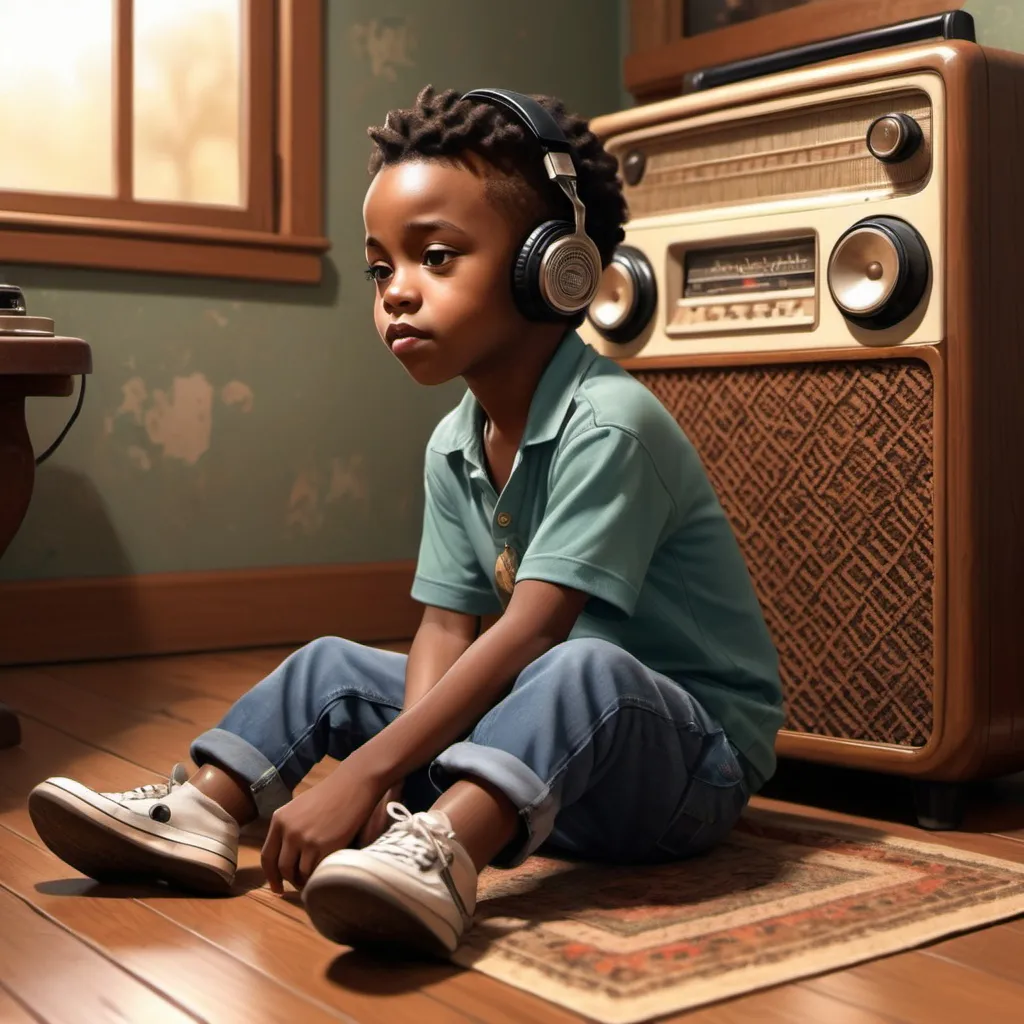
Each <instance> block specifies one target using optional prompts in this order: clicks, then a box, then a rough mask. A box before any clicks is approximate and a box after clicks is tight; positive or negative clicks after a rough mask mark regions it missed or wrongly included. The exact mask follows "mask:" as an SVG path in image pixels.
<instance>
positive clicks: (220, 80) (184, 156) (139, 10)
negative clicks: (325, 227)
mask: <svg viewBox="0 0 1024 1024" xmlns="http://www.w3.org/2000/svg"><path fill="white" fill-rule="evenodd" d="M32 2H33V3H35V2H36V0H32ZM244 2H245V0H174V2H173V3H169V2H168V0H135V5H134V7H135V38H134V51H135V64H134V68H135V70H134V75H135V120H134V133H135V188H134V196H135V198H136V199H149V200H165V201H170V202H178V203H215V204H220V205H228V206H238V205H241V203H242V180H243V167H242V146H241V138H242V127H241V123H242V109H243V103H242V77H241V73H240V66H241V55H242V46H241V38H242V16H243V11H242V5H243V3H244Z"/></svg>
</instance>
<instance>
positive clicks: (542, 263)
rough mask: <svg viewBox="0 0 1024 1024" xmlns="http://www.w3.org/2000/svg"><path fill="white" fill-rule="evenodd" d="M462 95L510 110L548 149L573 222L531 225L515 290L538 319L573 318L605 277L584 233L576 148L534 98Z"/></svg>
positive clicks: (482, 92)
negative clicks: (574, 150) (569, 207)
mask: <svg viewBox="0 0 1024 1024" xmlns="http://www.w3.org/2000/svg"><path fill="white" fill-rule="evenodd" d="M462 98H463V99H471V100H482V101H483V102H485V103H492V104H494V105H495V106H498V107H502V108H503V109H504V110H506V111H508V113H510V114H511V115H512V116H513V117H514V118H515V119H516V120H517V121H519V122H520V123H521V124H523V125H524V126H525V127H526V128H527V129H528V130H529V131H530V132H531V133H532V134H533V136H534V137H535V138H536V139H537V141H538V142H539V143H540V146H541V149H542V150H543V151H544V169H545V170H546V171H547V174H548V177H549V178H550V179H551V181H553V182H554V183H555V184H556V185H557V186H558V187H559V188H560V189H561V190H562V192H563V193H564V194H565V197H566V198H567V199H568V200H569V202H570V203H571V204H572V211H573V219H572V221H562V220H549V221H545V222H544V223H543V224H539V225H538V226H537V227H536V228H534V229H533V231H532V232H531V234H530V236H529V237H528V238H527V239H526V241H525V242H524V243H523V245H522V248H521V249H520V250H519V253H518V255H517V256H516V259H515V262H514V265H513V269H512V279H513V294H514V296H515V299H516V304H517V305H518V306H519V309H520V310H521V311H522V312H523V313H524V314H525V315H526V316H527V317H528V318H529V319H534V320H545V319H550V318H551V317H552V315H554V316H555V317H556V318H558V317H565V316H574V315H576V314H577V313H579V312H581V311H582V310H584V309H586V307H587V306H588V305H589V304H590V302H591V300H592V299H593V297H594V295H595V294H596V292H597V284H598V280H599V278H600V277H601V254H600V253H599V252H598V250H597V246H596V245H595V244H594V242H593V240H592V239H591V238H590V237H589V236H588V235H587V233H586V210H585V209H584V208H583V203H582V202H581V201H580V197H579V195H578V194H577V191H576V186H577V182H576V167H575V165H574V162H573V158H572V146H571V145H570V143H569V140H568V139H567V138H566V137H565V133H564V132H563V131H562V129H561V128H560V127H559V125H558V122H557V121H556V120H555V119H554V118H553V117H552V116H551V114H550V113H548V111H547V110H545V109H544V108H543V107H542V106H541V105H540V104H539V103H538V102H537V101H536V100H535V99H532V98H531V97H530V96H524V95H523V94H522V93H520V92H512V91H511V90H509V89H473V90H471V91H470V92H467V93H464V94H463V96H462Z"/></svg>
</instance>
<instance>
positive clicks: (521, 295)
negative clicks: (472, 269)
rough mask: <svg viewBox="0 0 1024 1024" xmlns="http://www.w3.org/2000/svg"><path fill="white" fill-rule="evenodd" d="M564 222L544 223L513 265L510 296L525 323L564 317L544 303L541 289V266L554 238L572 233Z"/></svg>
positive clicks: (522, 249) (526, 243)
mask: <svg viewBox="0 0 1024 1024" xmlns="http://www.w3.org/2000/svg"><path fill="white" fill-rule="evenodd" d="M573 230H574V228H573V226H572V224H570V223H569V222H568V221H565V220H546V221H544V223H543V224H538V225H537V227H535V228H534V229H533V231H531V232H530V234H529V236H528V237H527V239H526V241H525V242H523V244H522V247H521V248H520V250H519V252H518V254H517V255H516V258H515V260H514V261H513V263H512V297H513V298H514V299H515V303H516V307H517V308H518V309H519V312H520V313H522V314H523V316H524V317H526V319H527V320H562V319H564V317H563V316H562V315H560V314H559V313H558V312H556V311H555V310H553V309H552V308H551V307H550V306H549V305H548V304H547V302H546V301H545V299H544V294H543V292H542V291H541V287H540V265H541V261H542V260H543V259H544V253H545V251H546V250H547V248H548V247H549V246H550V245H551V243H552V242H554V241H555V240H556V239H558V238H561V237H563V236H564V235H571V234H572V233H573Z"/></svg>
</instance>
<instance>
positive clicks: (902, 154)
mask: <svg viewBox="0 0 1024 1024" xmlns="http://www.w3.org/2000/svg"><path fill="white" fill-rule="evenodd" d="M923 139H924V136H923V135H922V133H921V126H920V125H919V124H918V123H917V122H916V121H915V120H914V119H913V118H912V117H911V116H910V115H909V114H883V115H882V116H881V117H876V118H875V119H874V121H872V122H871V124H870V125H869V126H868V135H867V142H868V151H869V152H870V153H871V155H872V156H873V157H875V159H876V160H881V161H882V163H885V164H896V163H899V162H900V161H901V160H906V159H908V158H909V157H911V156H913V155H914V153H916V152H917V150H918V148H919V147H920V145H921V142H922V140H923Z"/></svg>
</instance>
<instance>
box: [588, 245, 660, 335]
mask: <svg viewBox="0 0 1024 1024" xmlns="http://www.w3.org/2000/svg"><path fill="white" fill-rule="evenodd" d="M657 305H658V285H657V282H656V281H655V279H654V270H653V268H652V267H651V264H650V261H649V260H648V259H647V257H646V256H645V255H644V254H643V253H642V252H641V251H640V250H639V249H635V248H633V246H631V245H620V246H619V247H618V248H617V249H616V250H615V255H614V256H612V258H611V262H610V263H609V264H608V266H607V267H605V270H604V273H603V274H602V275H601V280H600V282H599V283H598V288H597V293H596V294H595V296H594V300H593V302H591V304H590V308H589V309H588V310H587V319H588V320H589V321H590V323H591V324H593V326H594V329H595V330H596V331H597V332H598V334H600V335H601V337H603V338H605V339H607V340H608V341H611V342H615V343H616V344H619V345H625V344H628V343H629V342H631V341H633V339H634V338H636V337H638V336H639V335H640V334H641V333H642V332H643V330H644V328H645V327H646V326H647V325H648V323H650V320H651V317H652V316H654V310H655V308H656V307H657Z"/></svg>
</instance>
